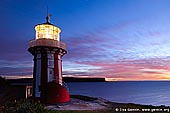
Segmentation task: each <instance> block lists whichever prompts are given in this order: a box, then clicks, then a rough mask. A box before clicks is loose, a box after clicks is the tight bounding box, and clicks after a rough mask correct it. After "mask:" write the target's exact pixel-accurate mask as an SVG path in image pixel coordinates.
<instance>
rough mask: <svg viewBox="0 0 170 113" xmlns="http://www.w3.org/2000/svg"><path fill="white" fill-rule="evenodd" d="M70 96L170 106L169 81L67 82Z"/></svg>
mask: <svg viewBox="0 0 170 113" xmlns="http://www.w3.org/2000/svg"><path fill="white" fill-rule="evenodd" d="M67 86H68V88H69V91H70V93H71V94H81V95H86V96H93V97H102V98H104V99H107V100H109V101H112V102H120V103H136V104H144V105H157V106H158V105H166V106H170V81H116V82H72V83H71V82H69V83H67Z"/></svg>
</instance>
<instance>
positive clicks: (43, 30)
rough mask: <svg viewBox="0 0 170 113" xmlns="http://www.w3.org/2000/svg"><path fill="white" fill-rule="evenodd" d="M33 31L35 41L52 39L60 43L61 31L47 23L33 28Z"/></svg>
mask: <svg viewBox="0 0 170 113" xmlns="http://www.w3.org/2000/svg"><path fill="white" fill-rule="evenodd" d="M35 31H36V40H37V39H52V40H57V41H60V32H61V30H60V29H59V28H58V27H56V26H54V25H52V24H50V23H48V22H47V23H44V24H39V25H37V26H35Z"/></svg>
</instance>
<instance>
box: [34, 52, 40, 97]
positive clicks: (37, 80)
mask: <svg viewBox="0 0 170 113" xmlns="http://www.w3.org/2000/svg"><path fill="white" fill-rule="evenodd" d="M36 60H37V66H36V83H35V97H40V89H39V88H40V85H41V53H38V54H37V58H36Z"/></svg>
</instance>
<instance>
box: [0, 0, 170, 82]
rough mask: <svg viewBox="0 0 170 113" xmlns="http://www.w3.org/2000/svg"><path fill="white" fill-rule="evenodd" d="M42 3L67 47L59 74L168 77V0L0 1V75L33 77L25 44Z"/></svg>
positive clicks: (42, 19) (42, 17) (39, 16)
mask: <svg viewBox="0 0 170 113" xmlns="http://www.w3.org/2000/svg"><path fill="white" fill-rule="evenodd" d="M47 4H48V11H49V13H50V14H52V16H51V21H50V22H51V23H52V24H54V25H56V26H58V27H59V28H60V29H61V31H62V32H61V38H60V39H61V41H62V42H65V43H66V45H67V51H68V53H67V54H66V55H65V56H63V76H76V77H107V78H109V79H108V80H115V81H117V80H170V7H169V6H170V1H169V0H1V1H0V14H1V16H0V76H3V77H6V78H8V77H9V76H10V77H14V78H16V77H21V78H24V77H32V73H33V72H32V71H33V56H32V55H31V54H30V53H29V52H28V51H27V49H28V48H29V45H28V42H29V40H31V39H34V38H35V30H34V27H35V25H37V24H41V23H44V22H45V21H46V20H45V17H46V16H47Z"/></svg>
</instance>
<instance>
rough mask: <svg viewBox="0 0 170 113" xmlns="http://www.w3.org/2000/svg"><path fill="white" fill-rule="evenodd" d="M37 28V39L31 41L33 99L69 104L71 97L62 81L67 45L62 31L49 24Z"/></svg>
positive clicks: (48, 102)
mask: <svg viewBox="0 0 170 113" xmlns="http://www.w3.org/2000/svg"><path fill="white" fill-rule="evenodd" d="M46 20H47V21H46V23H42V24H38V25H36V26H35V31H36V38H35V39H33V40H31V41H29V46H30V47H29V49H28V51H29V52H30V53H31V54H32V55H33V56H34V69H33V98H35V99H39V100H40V101H41V102H43V103H45V104H56V103H62V102H68V101H69V100H70V95H69V92H68V90H67V88H66V87H65V86H64V84H63V80H62V56H63V55H64V54H66V52H67V51H66V44H65V43H64V42H61V41H60V32H61V30H60V29H59V28H58V27H57V26H55V25H53V24H51V23H50V22H49V16H47V17H46Z"/></svg>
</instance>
